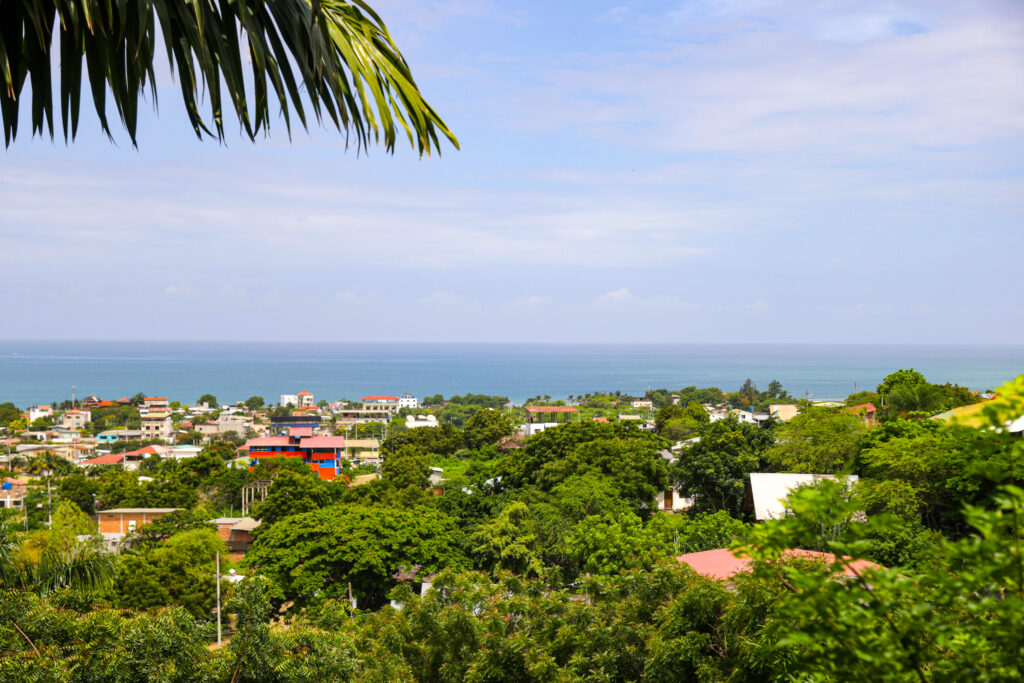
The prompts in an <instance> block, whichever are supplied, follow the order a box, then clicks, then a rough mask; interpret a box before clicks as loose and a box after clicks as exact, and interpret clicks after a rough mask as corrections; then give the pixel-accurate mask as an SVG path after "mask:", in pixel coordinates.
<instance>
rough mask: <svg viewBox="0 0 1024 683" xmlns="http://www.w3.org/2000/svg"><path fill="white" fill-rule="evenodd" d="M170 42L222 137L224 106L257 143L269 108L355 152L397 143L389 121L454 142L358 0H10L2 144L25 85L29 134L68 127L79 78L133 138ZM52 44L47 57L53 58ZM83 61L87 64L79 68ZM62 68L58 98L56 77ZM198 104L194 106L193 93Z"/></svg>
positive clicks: (423, 144)
mask: <svg viewBox="0 0 1024 683" xmlns="http://www.w3.org/2000/svg"><path fill="white" fill-rule="evenodd" d="M160 44H162V45H163V46H164V47H165V48H166V50H167V60H168V62H169V66H170V69H171V70H172V71H174V72H176V75H177V79H178V81H179V87H180V89H181V95H182V98H183V100H184V104H185V110H186V112H187V114H188V118H189V121H190V122H191V124H192V127H193V129H194V130H195V133H196V135H197V136H199V137H200V138H201V137H202V136H203V135H211V136H216V137H217V138H218V139H221V140H223V138H224V111H225V109H226V108H228V107H230V108H232V109H233V110H234V113H235V115H236V116H237V118H238V121H239V124H240V126H241V129H242V131H244V133H245V135H246V136H247V137H249V138H250V139H253V140H255V138H256V136H257V135H258V134H259V133H260V131H261V130H263V131H266V130H267V129H268V128H269V126H270V122H271V117H272V114H273V113H274V112H275V111H276V110H277V109H278V108H280V114H281V116H282V118H283V119H284V126H285V128H286V130H288V132H289V134H290V132H291V128H292V118H293V116H294V117H295V118H297V119H298V123H299V124H301V125H302V127H303V128H306V127H308V125H309V121H310V119H313V120H315V121H317V122H322V121H323V119H324V118H327V119H328V120H329V121H330V123H332V124H333V125H334V126H335V127H337V128H338V130H342V131H344V132H345V134H346V137H347V138H348V139H350V140H351V141H352V142H354V144H355V145H356V147H357V148H358V149H366V148H367V147H368V146H369V145H370V143H371V142H377V141H379V139H380V138H381V137H383V139H384V144H385V146H386V148H387V149H388V151H393V150H394V145H395V140H396V138H397V137H398V134H399V132H400V130H404V131H405V134H406V136H407V137H408V139H409V142H410V144H412V145H413V146H414V147H415V148H416V149H417V150H418V151H419V153H420V154H421V155H422V154H424V153H426V154H430V153H431V152H432V151H438V152H440V147H439V137H438V136H439V134H440V135H441V136H444V137H446V138H448V140H449V141H450V142H451V143H452V144H453V145H456V146H457V145H458V143H457V141H456V139H455V136H454V135H453V134H452V133H451V131H449V130H448V128H447V126H445V124H444V122H443V121H442V120H441V118H440V117H439V116H438V115H437V113H436V112H435V111H434V110H433V109H432V108H431V107H430V105H429V104H427V102H426V100H424V99H423V96H422V95H421V94H420V92H419V89H418V87H417V86H416V83H415V81H414V80H413V77H412V73H411V72H410V70H409V66H408V65H407V64H406V62H405V59H404V57H402V55H401V53H400V52H399V51H398V47H397V46H396V45H395V44H394V42H393V41H392V39H391V36H390V34H389V33H388V30H387V28H386V27H385V25H384V22H383V21H382V20H381V18H380V17H379V16H378V15H377V13H376V12H374V10H373V9H372V8H371V7H370V6H369V5H367V4H366V3H365V2H363V0H268V1H266V2H254V1H251V0H236V1H232V2H213V1H212V0H197V1H196V2H173V1H168V0H125V1H124V2H115V3H104V2H101V1H100V0H57V1H56V2H42V1H40V0H10V1H9V2H5V3H4V4H3V9H2V14H0V77H2V78H3V85H4V86H5V87H3V88H0V114H2V117H3V125H4V138H5V142H6V144H7V145H10V143H11V141H13V140H14V139H15V137H16V136H17V133H18V120H19V110H20V108H21V105H22V102H23V97H22V94H23V91H24V89H25V85H26V83H27V84H29V85H30V88H31V93H32V98H31V102H30V106H31V121H32V132H33V133H38V134H40V135H43V134H49V135H50V137H51V138H52V137H53V135H54V123H53V121H54V118H55V117H54V109H55V108H58V109H59V112H60V114H59V116H60V121H61V124H62V128H63V133H64V138H65V139H66V140H67V139H74V137H75V135H76V133H77V131H78V122H79V114H80V112H81V106H82V90H83V85H84V84H87V87H86V88H85V89H86V92H87V93H88V95H87V97H88V96H89V95H91V98H92V100H93V104H94V106H95V109H96V114H97V117H98V118H99V122H100V127H101V128H102V130H103V132H104V133H106V134H107V135H108V136H111V135H112V132H111V126H110V121H109V119H108V117H107V96H108V93H109V95H110V98H111V100H112V103H113V105H114V108H115V109H116V111H117V115H118V117H119V118H120V119H121V123H122V124H123V126H124V128H125V130H126V131H127V133H128V136H129V137H130V138H131V140H132V144H136V131H137V127H138V109H139V101H140V99H141V98H142V97H143V96H144V95H145V94H146V89H147V88H149V89H150V90H152V98H153V101H154V103H155V102H156V82H157V76H156V68H157V64H156V52H157V46H158V45H160ZM54 55H56V58H57V68H56V69H55V68H54V64H53V62H54ZM83 64H84V69H83ZM54 73H58V74H59V81H60V83H59V90H60V94H59V105H57V106H55V104H54V90H55V84H54V82H53V81H54V78H53V74H54ZM201 95H202V98H203V99H205V100H206V101H207V102H208V103H209V107H210V109H209V114H208V116H204V115H203V114H202V113H201V112H200V105H199V100H200V98H201Z"/></svg>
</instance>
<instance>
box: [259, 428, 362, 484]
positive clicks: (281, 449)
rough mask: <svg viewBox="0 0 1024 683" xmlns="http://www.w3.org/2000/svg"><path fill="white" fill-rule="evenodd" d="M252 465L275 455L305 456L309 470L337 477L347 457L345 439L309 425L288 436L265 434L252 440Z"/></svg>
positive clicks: (330, 478)
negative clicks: (318, 431)
mask: <svg viewBox="0 0 1024 683" xmlns="http://www.w3.org/2000/svg"><path fill="white" fill-rule="evenodd" d="M245 446H246V449H247V450H248V451H249V468H250V469H252V468H254V467H256V466H257V465H259V464H260V460H268V459H274V458H302V461H303V462H304V463H306V464H307V465H308V466H309V469H311V470H312V471H314V472H316V474H317V475H318V476H319V477H320V478H321V479H323V480H325V481H330V480H332V479H334V477H335V476H337V475H338V474H339V473H340V471H341V460H342V459H343V458H345V459H347V458H348V455H347V454H346V450H345V438H344V437H341V436H313V435H312V430H311V429H308V428H297V429H293V430H292V432H291V433H290V434H288V435H287V436H262V437H259V438H257V439H249V441H247V442H246V444H245Z"/></svg>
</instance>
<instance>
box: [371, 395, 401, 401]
mask: <svg viewBox="0 0 1024 683" xmlns="http://www.w3.org/2000/svg"><path fill="white" fill-rule="evenodd" d="M363 400H364V401H398V400H399V398H398V397H397V396H363Z"/></svg>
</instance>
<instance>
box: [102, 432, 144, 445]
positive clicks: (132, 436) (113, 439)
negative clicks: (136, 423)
mask: <svg viewBox="0 0 1024 683" xmlns="http://www.w3.org/2000/svg"><path fill="white" fill-rule="evenodd" d="M141 439H142V430H141V429H108V430H107V431H105V432H100V433H99V434H98V435H97V436H96V443H98V444H109V443H117V442H118V441H140V440H141Z"/></svg>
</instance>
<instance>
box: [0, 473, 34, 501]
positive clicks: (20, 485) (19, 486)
mask: <svg viewBox="0 0 1024 683" xmlns="http://www.w3.org/2000/svg"><path fill="white" fill-rule="evenodd" d="M27 493H28V483H27V482H25V481H24V480H22V479H14V478H12V477H5V478H4V479H2V480H0V508H3V509H9V508H20V509H24V508H25V495H26V494H27Z"/></svg>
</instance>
